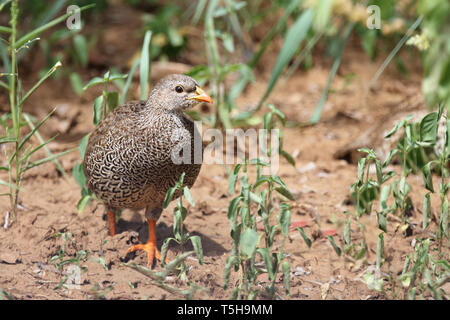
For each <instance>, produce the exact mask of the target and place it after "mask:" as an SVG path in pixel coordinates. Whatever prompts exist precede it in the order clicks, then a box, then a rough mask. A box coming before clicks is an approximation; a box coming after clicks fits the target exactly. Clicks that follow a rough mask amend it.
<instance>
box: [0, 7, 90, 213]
mask: <svg viewBox="0 0 450 320" xmlns="http://www.w3.org/2000/svg"><path fill="white" fill-rule="evenodd" d="M9 2H10V27H9V28H8V27H3V28H2V29H1V31H2V32H3V33H7V34H9V41H6V40H4V39H2V41H0V43H1V44H2V45H1V48H0V49H1V51H2V52H3V53H2V59H3V63H4V66H5V73H2V74H1V76H6V77H7V78H8V82H7V83H6V82H3V81H1V82H0V85H1V86H2V87H3V88H4V89H6V90H7V91H8V93H9V109H10V113H9V114H7V115H4V116H2V118H1V121H0V125H1V126H2V128H3V130H4V132H5V134H4V135H2V136H1V137H0V144H12V148H5V149H4V154H5V158H6V159H7V160H8V161H7V166H2V167H0V170H3V171H7V172H8V177H9V179H8V181H3V180H0V184H1V185H3V186H6V187H8V188H9V192H6V193H2V194H1V195H6V196H8V197H9V199H10V206H11V213H12V216H13V219H15V218H16V215H17V206H18V201H19V191H20V187H21V183H22V180H23V176H24V174H25V172H26V171H27V170H29V169H31V168H33V167H36V166H39V165H41V164H43V163H46V162H49V161H56V159H57V158H58V157H60V156H62V155H64V154H67V153H69V152H71V151H73V150H67V151H64V152H61V153H58V154H55V155H53V154H51V153H50V151H49V150H48V149H46V148H47V147H46V145H47V144H48V143H49V142H50V141H52V140H53V139H54V138H55V137H53V138H51V139H50V140H47V141H45V142H44V141H43V140H42V138H40V136H39V135H38V129H39V128H40V127H41V126H42V125H43V124H44V123H45V121H46V120H47V119H48V118H49V117H50V116H51V115H52V113H53V112H54V110H53V111H52V112H50V113H49V114H48V115H47V116H45V117H44V118H43V119H42V120H41V121H39V122H38V123H37V124H36V125H35V126H34V125H33V124H32V121H31V118H30V117H28V116H27V115H26V114H24V113H23V112H22V108H23V105H24V103H25V102H26V101H27V99H28V98H29V97H30V96H31V94H32V93H33V92H34V91H36V90H37V89H38V88H39V86H40V85H41V84H42V83H43V82H44V81H45V80H46V79H47V78H49V77H50V76H51V75H53V74H54V73H55V72H56V70H57V69H58V68H59V67H61V63H60V62H57V63H56V64H55V65H54V66H53V67H52V68H50V70H49V71H47V73H46V74H45V75H44V76H43V77H41V78H40V79H39V80H38V81H37V82H36V84H34V85H33V87H31V89H29V90H28V91H27V92H26V93H23V92H22V86H21V82H20V77H19V70H18V54H19V53H21V52H23V51H24V50H26V49H27V48H29V44H30V43H32V42H33V41H35V40H36V37H38V36H39V35H40V34H41V33H42V32H44V31H45V30H47V29H49V28H50V27H52V26H54V25H56V24H57V23H59V22H61V21H64V20H65V19H66V18H67V17H69V16H71V15H72V14H73V13H72V12H70V13H67V14H65V15H63V16H61V17H59V18H57V19H54V20H52V21H50V22H48V23H46V24H44V25H42V26H40V27H38V28H36V29H34V30H32V31H30V32H28V33H26V34H25V35H23V36H21V37H20V38H19V37H18V30H17V25H18V18H19V7H18V1H17V0H13V1H6V2H4V3H2V4H1V6H0V9H3V7H4V6H5V5H6V4H8V3H9ZM89 7H91V6H86V7H83V8H81V10H85V9H87V8H89ZM3 42H5V43H7V45H8V47H7V49H8V51H9V56H8V54H6V52H5V50H6V49H5V46H4V45H3ZM9 119H10V120H11V122H12V125H11V123H10V122H9V121H8V120H9ZM23 120H25V121H26V123H28V124H29V125H30V127H31V128H32V129H31V131H30V132H29V133H27V134H24V133H23V130H22V127H23V126H24V122H23ZM34 136H36V137H38V139H40V140H41V143H40V144H39V145H38V146H36V147H32V146H30V145H29V142H30V139H31V138H32V137H34ZM41 148H44V149H46V151H47V154H48V156H47V157H46V158H42V159H39V160H32V155H33V154H35V153H36V152H37V151H38V150H40V149H41ZM58 165H59V164H58ZM59 168H60V167H59Z"/></svg>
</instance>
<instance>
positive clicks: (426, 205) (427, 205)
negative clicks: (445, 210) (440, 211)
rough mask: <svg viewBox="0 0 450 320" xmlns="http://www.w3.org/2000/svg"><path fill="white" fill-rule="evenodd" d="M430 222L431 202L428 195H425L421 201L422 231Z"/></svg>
mask: <svg viewBox="0 0 450 320" xmlns="http://www.w3.org/2000/svg"><path fill="white" fill-rule="evenodd" d="M430 220H431V200H430V193H427V194H426V195H425V199H424V201H423V213H422V230H425V229H426V228H427V227H428V225H429V224H430Z"/></svg>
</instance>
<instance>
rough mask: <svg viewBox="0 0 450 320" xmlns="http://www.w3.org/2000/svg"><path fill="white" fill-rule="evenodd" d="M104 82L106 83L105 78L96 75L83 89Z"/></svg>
mask: <svg viewBox="0 0 450 320" xmlns="http://www.w3.org/2000/svg"><path fill="white" fill-rule="evenodd" d="M104 83H105V79H103V78H100V77H94V78H92V79H91V80H90V81H89V82H88V83H87V84H86V85H85V86H84V87H83V90H87V89H89V88H90V87H93V86H96V85H99V84H104Z"/></svg>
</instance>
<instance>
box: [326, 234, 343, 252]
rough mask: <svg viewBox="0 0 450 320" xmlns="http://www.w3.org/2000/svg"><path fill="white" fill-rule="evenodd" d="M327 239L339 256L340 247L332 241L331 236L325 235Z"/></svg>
mask: <svg viewBox="0 0 450 320" xmlns="http://www.w3.org/2000/svg"><path fill="white" fill-rule="evenodd" d="M327 238H328V241H330V243H331V245H332V246H333V249H334V251H335V252H336V254H337V255H338V256H341V248H339V246H338V245H337V244H336V242H335V241H334V238H333V237H332V236H327Z"/></svg>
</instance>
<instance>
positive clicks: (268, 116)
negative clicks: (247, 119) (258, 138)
mask: <svg viewBox="0 0 450 320" xmlns="http://www.w3.org/2000/svg"><path fill="white" fill-rule="evenodd" d="M271 122H272V112H268V113H266V114H265V115H264V120H263V123H264V129H266V130H270V129H271V126H270V125H271Z"/></svg>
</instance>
